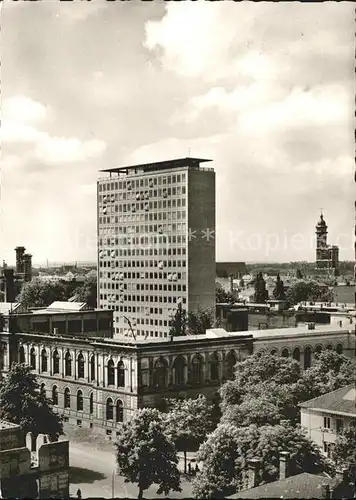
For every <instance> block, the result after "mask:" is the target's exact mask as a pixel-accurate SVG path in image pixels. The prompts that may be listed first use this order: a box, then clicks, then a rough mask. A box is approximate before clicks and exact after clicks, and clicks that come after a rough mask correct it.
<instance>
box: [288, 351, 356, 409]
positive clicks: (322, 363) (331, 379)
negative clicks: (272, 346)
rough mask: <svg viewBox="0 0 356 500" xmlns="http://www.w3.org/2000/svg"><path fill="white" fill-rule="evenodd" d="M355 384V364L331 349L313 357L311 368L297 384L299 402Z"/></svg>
mask: <svg viewBox="0 0 356 500" xmlns="http://www.w3.org/2000/svg"><path fill="white" fill-rule="evenodd" d="M355 382H356V362H355V360H354V359H350V358H347V357H346V356H344V355H343V354H338V353H337V352H336V351H333V350H332V349H326V350H324V351H321V352H320V353H317V354H316V355H315V362H314V364H313V366H311V367H310V368H308V369H307V370H305V371H304V373H303V374H302V377H301V380H300V381H299V382H298V384H297V391H298V397H299V402H302V401H308V400H309V399H312V398H316V397H318V396H321V395H322V394H326V393H328V392H331V391H335V390H336V389H340V388H341V387H344V386H345V385H349V384H352V383H355Z"/></svg>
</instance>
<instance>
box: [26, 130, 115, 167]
mask: <svg viewBox="0 0 356 500" xmlns="http://www.w3.org/2000/svg"><path fill="white" fill-rule="evenodd" d="M105 149H106V144H105V143H104V142H103V141H99V140H91V141H80V140H79V139H75V138H64V137H50V136H46V137H45V138H44V139H43V140H41V141H39V142H38V144H37V145H36V148H35V152H34V155H35V157H36V158H38V159H39V160H41V161H43V162H45V163H72V162H84V161H87V160H89V159H90V158H96V157H98V156H100V155H101V154H102V153H103V152H104V151H105Z"/></svg>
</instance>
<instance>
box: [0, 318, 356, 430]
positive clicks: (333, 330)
mask: <svg viewBox="0 0 356 500" xmlns="http://www.w3.org/2000/svg"><path fill="white" fill-rule="evenodd" d="M354 346H355V337H354V334H353V325H350V327H345V326H344V327H342V326H339V325H327V326H320V327H316V328H315V329H309V328H308V327H307V326H303V327H299V328H291V329H279V330H265V331H261V330H258V331H248V332H241V331H240V332H226V331H225V330H223V329H214V330H208V331H207V333H206V335H198V336H187V337H173V338H171V339H170V340H163V339H149V340H146V341H145V340H143V339H142V340H136V341H133V340H132V341H129V340H125V341H119V340H114V339H99V338H96V339H95V338H84V337H81V338H79V337H64V336H55V335H49V334H40V333H10V332H8V331H4V332H0V347H1V350H0V369H1V373H2V374H3V375H4V376H6V373H7V371H8V370H9V368H10V366H11V363H12V362H14V361H18V362H22V363H26V364H28V365H30V366H31V367H32V369H33V370H34V372H35V373H36V374H37V375H38V379H39V381H40V383H41V384H42V385H41V387H42V390H44V391H46V394H47V396H48V397H50V398H51V399H52V401H53V403H54V405H55V406H56V407H57V408H58V412H60V413H62V414H63V415H64V417H65V419H66V420H67V421H69V422H71V423H74V424H76V425H78V426H86V427H90V428H93V429H95V430H96V431H101V432H105V431H106V433H107V434H108V435H110V434H112V432H113V431H115V429H116V427H117V425H118V423H119V422H121V421H125V420H127V419H128V418H130V415H131V414H132V412H133V411H134V410H135V409H137V408H142V407H158V408H161V409H164V405H165V398H169V397H177V396H184V397H195V396H197V395H198V394H204V395H205V396H206V397H207V398H208V400H209V401H211V402H214V401H216V400H217V396H218V394H217V393H218V389H219V387H220V386H221V384H222V383H223V382H224V381H226V380H227V379H230V378H232V377H233V372H234V365H235V364H236V362H237V361H238V360H242V359H244V358H246V357H247V356H248V355H250V354H252V352H256V351H265V352H271V353H278V354H280V355H283V356H293V357H294V358H295V359H298V360H299V361H300V362H301V364H302V367H303V368H307V367H308V366H310V364H311V363H312V362H313V356H314V353H315V352H317V351H318V350H320V349H327V348H331V349H335V350H338V351H339V352H343V353H344V354H346V355H347V356H350V357H353V356H354V353H355V350H354Z"/></svg>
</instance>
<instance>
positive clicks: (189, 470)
mask: <svg viewBox="0 0 356 500" xmlns="http://www.w3.org/2000/svg"><path fill="white" fill-rule="evenodd" d="M191 473H192V464H191V463H190V462H189V464H188V474H191Z"/></svg>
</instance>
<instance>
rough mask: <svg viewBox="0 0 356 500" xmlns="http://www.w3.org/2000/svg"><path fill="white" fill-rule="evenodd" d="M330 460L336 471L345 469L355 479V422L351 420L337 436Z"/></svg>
mask: <svg viewBox="0 0 356 500" xmlns="http://www.w3.org/2000/svg"><path fill="white" fill-rule="evenodd" d="M332 458H333V460H334V462H335V464H336V466H337V468H338V469H347V470H348V471H349V473H350V475H351V476H353V478H354V480H355V478H356V421H355V420H352V421H351V422H350V423H349V424H348V425H347V426H346V427H345V428H344V429H343V430H342V432H341V433H340V434H339V435H338V436H337V438H336V441H335V445H334V448H333V452H332Z"/></svg>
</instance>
